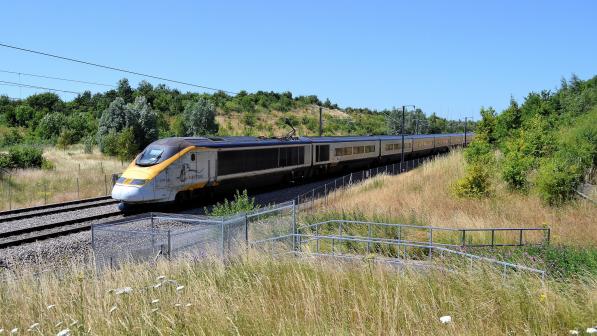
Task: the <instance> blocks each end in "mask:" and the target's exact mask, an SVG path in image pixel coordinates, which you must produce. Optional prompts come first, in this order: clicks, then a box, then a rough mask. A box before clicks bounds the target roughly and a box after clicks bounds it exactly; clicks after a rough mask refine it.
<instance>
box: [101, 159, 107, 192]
mask: <svg viewBox="0 0 597 336" xmlns="http://www.w3.org/2000/svg"><path fill="white" fill-rule="evenodd" d="M100 163H101V162H100ZM104 189H105V190H106V196H108V178H107V177H106V174H104Z"/></svg>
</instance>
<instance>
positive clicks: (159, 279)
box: [156, 275, 166, 281]
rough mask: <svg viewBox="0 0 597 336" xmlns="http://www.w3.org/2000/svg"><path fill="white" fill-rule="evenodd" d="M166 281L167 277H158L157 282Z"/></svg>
mask: <svg viewBox="0 0 597 336" xmlns="http://www.w3.org/2000/svg"><path fill="white" fill-rule="evenodd" d="M164 279H166V276H165V275H160V276H159V277H157V279H156V280H157V281H162V280H164Z"/></svg>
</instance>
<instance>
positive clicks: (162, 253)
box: [91, 202, 296, 267]
mask: <svg viewBox="0 0 597 336" xmlns="http://www.w3.org/2000/svg"><path fill="white" fill-rule="evenodd" d="M295 223H296V218H295V206H294V203H293V202H287V203H281V204H277V205H272V206H268V207H264V208H260V209H257V210H254V211H251V212H248V213H243V214H239V215H236V216H231V217H209V216H195V215H181V214H165V213H146V214H142V215H137V216H131V217H127V218H124V219H118V220H115V221H112V222H108V223H104V224H96V225H93V226H92V229H91V232H92V234H91V236H92V246H93V250H94V254H95V259H96V264H97V266H98V267H105V266H111V267H114V266H117V265H119V264H121V263H123V262H128V261H132V262H142V261H156V260H158V259H159V258H168V259H170V258H174V257H179V256H187V257H191V258H205V257H216V258H221V259H228V258H231V257H235V256H238V255H240V254H241V253H242V252H244V251H245V250H246V248H247V246H248V245H247V244H248V242H249V241H252V240H260V239H264V238H269V237H274V236H276V237H278V236H286V235H289V234H292V233H293V232H295V230H296V227H295ZM292 243H293V240H288V241H286V242H284V241H283V240H282V241H279V242H276V245H279V246H280V245H281V246H283V248H284V249H285V250H289V249H292ZM272 248H273V247H272Z"/></svg>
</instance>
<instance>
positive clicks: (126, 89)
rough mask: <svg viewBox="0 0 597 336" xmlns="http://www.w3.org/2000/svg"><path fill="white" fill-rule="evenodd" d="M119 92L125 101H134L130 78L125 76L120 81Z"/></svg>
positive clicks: (119, 95)
mask: <svg viewBox="0 0 597 336" xmlns="http://www.w3.org/2000/svg"><path fill="white" fill-rule="evenodd" d="M116 91H117V93H118V97H120V98H122V99H123V100H124V102H125V103H132V102H133V93H134V91H133V88H131V85H130V84H129V80H128V79H126V78H123V79H121V80H119V81H118V88H117V89H116Z"/></svg>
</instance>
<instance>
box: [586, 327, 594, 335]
mask: <svg viewBox="0 0 597 336" xmlns="http://www.w3.org/2000/svg"><path fill="white" fill-rule="evenodd" d="M586 332H587V334H597V327H591V328H587V330H586Z"/></svg>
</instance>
